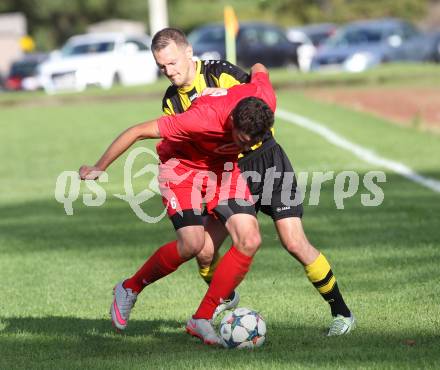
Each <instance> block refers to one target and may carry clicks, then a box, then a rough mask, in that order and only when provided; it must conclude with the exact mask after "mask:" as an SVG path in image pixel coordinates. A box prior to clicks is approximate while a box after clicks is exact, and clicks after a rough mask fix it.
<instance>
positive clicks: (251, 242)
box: [236, 231, 261, 256]
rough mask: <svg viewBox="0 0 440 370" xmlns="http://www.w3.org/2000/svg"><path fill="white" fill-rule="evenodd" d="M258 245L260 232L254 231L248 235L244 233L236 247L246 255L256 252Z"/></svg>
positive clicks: (259, 243)
mask: <svg viewBox="0 0 440 370" xmlns="http://www.w3.org/2000/svg"><path fill="white" fill-rule="evenodd" d="M260 245H261V236H260V233H259V232H258V231H256V232H255V233H249V234H248V235H244V236H243V237H242V238H240V239H239V240H238V243H237V245H236V247H237V249H238V250H240V251H241V252H242V253H244V254H246V255H248V256H253V255H254V254H255V253H257V250H258V248H259V247H260Z"/></svg>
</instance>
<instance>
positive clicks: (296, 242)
mask: <svg viewBox="0 0 440 370" xmlns="http://www.w3.org/2000/svg"><path fill="white" fill-rule="evenodd" d="M284 248H286V249H287V251H288V252H289V253H291V254H293V255H295V256H298V255H302V254H304V253H307V251H309V250H312V248H313V247H312V245H311V244H310V243H309V242H308V241H307V239H304V238H289V239H288V240H287V241H286V242H285V243H284Z"/></svg>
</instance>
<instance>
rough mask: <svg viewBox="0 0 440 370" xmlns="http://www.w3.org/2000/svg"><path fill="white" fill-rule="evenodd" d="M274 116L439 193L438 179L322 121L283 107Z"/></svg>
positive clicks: (439, 182)
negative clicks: (351, 139)
mask: <svg viewBox="0 0 440 370" xmlns="http://www.w3.org/2000/svg"><path fill="white" fill-rule="evenodd" d="M276 116H277V117H278V118H281V119H283V120H285V121H287V122H289V123H291V124H294V125H298V126H301V127H303V128H305V129H307V130H310V131H313V132H315V133H317V134H318V135H320V136H322V137H323V138H324V139H326V140H327V141H328V142H330V143H332V144H334V145H336V146H338V147H340V148H343V149H345V150H348V151H349V152H351V153H353V154H354V155H356V156H357V157H358V158H360V159H362V160H363V161H365V162H367V163H370V164H373V165H375V166H380V167H384V168H386V169H388V170H391V171H393V172H395V173H397V174H399V175H401V176H403V177H405V178H407V179H408V180H411V181H413V182H415V183H417V184H420V185H422V186H424V187H426V188H428V189H431V190H433V191H435V192H437V193H440V181H439V180H435V179H433V178H430V177H426V176H422V175H420V174H418V173H417V172H415V171H414V170H412V169H411V168H409V167H408V166H406V165H404V164H403V163H399V162H396V161H393V160H390V159H386V158H383V157H380V156H379V155H377V154H375V153H374V152H373V151H371V150H369V149H366V148H364V147H362V146H360V145H357V144H355V143H352V142H351V141H349V140H347V139H346V138H344V137H342V136H341V135H339V134H337V133H336V132H334V131H332V130H330V129H329V128H328V127H326V126H325V125H323V124H322V123H319V122H316V121H313V120H311V119H309V118H307V117H304V116H300V115H298V114H296V113H291V112H288V111H285V110H283V109H277V112H276Z"/></svg>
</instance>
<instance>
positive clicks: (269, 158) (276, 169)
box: [238, 138, 303, 221]
mask: <svg viewBox="0 0 440 370" xmlns="http://www.w3.org/2000/svg"><path fill="white" fill-rule="evenodd" d="M238 167H240V170H241V172H242V174H243V175H244V176H246V177H247V182H248V186H249V189H250V191H251V194H252V195H253V196H254V198H255V197H258V200H257V201H256V203H255V210H256V211H257V212H258V211H261V212H263V213H264V214H266V215H268V216H270V217H272V219H273V220H274V221H277V220H281V219H283V218H286V217H300V218H301V217H302V215H303V206H302V203H300V204H296V203H297V202H295V194H296V192H297V181H296V176H295V173H294V171H293V167H292V165H291V163H290V160H289V158H288V157H287V155H286V153H285V152H284V150H283V149H282V148H281V146H280V145H279V144H278V143H277V142H276V141H275V139H274V138H270V139H269V140H267V141H265V142H264V143H263V144H262V145H261V146H260V147H259V148H258V149H257V150H255V151H253V152H250V153H248V154H247V155H245V156H244V157H242V158H240V159H239V161H238ZM251 176H253V177H251ZM297 196H299V194H298V195H297Z"/></svg>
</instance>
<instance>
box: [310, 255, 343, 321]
mask: <svg viewBox="0 0 440 370" xmlns="http://www.w3.org/2000/svg"><path fill="white" fill-rule="evenodd" d="M304 270H305V272H306V275H307V277H308V278H309V280H310V282H311V283H312V284H313V286H314V287H315V288H316V289H317V290H318V292H319V294H321V296H322V298H324V299H325V300H326V301H327V302H328V303H329V304H330V309H331V312H332V315H333V316H336V315H338V314H340V315H342V316H345V317H348V316H350V310H349V308H348V307H347V305H346V304H345V302H344V299H343V298H342V295H341V292H340V291H339V288H338V283H337V282H336V278H335V277H334V276H333V272H332V269H331V267H330V264H329V263H328V261H327V258H325V257H324V255H322V254H321V253H320V254H319V256H318V258H317V259H316V260H315V261H313V262H312V263H311V264H310V265H307V266H304Z"/></svg>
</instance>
